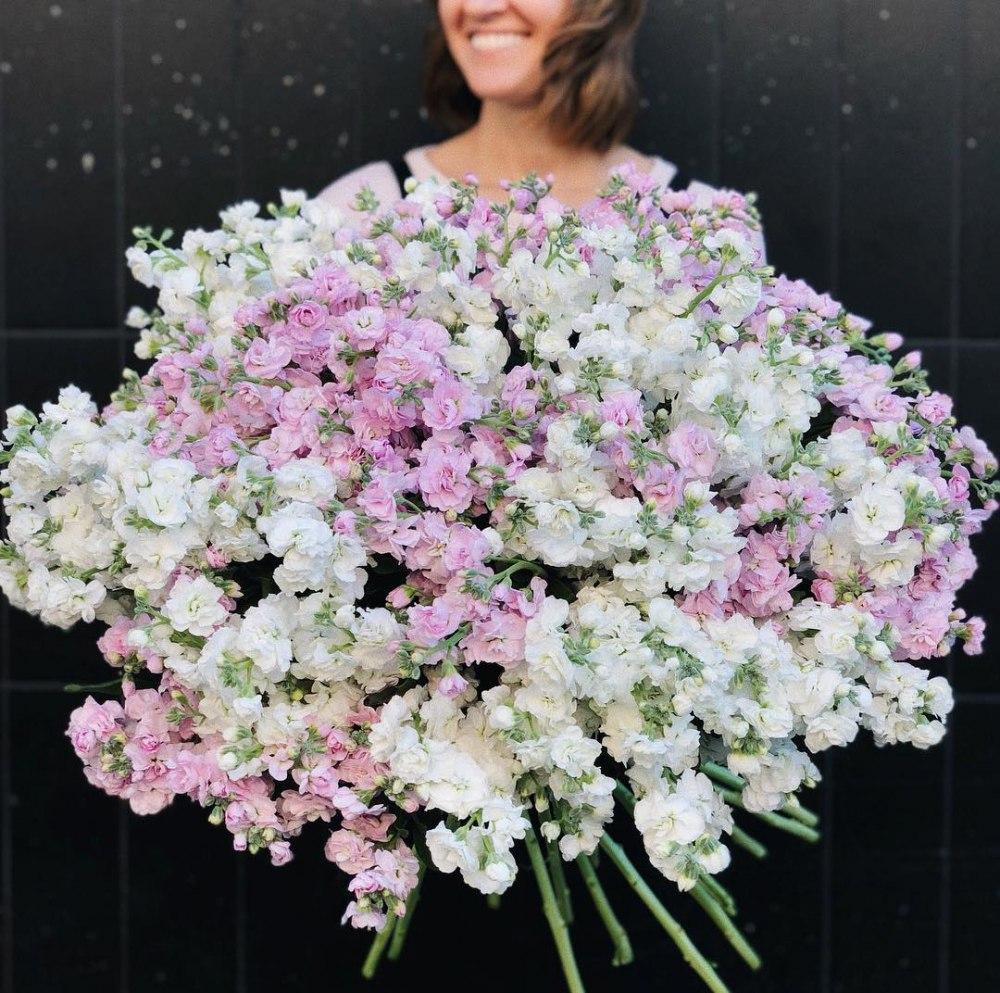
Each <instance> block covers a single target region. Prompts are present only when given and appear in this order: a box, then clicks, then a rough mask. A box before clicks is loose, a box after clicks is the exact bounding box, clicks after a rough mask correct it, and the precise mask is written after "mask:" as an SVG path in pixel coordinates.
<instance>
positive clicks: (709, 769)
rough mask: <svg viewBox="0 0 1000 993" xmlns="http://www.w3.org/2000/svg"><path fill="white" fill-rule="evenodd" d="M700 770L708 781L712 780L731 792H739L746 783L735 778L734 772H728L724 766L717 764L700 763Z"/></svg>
mask: <svg viewBox="0 0 1000 993" xmlns="http://www.w3.org/2000/svg"><path fill="white" fill-rule="evenodd" d="M700 768H701V771H702V772H703V773H705V775H706V776H708V778H709V779H714V780H715V781H716V782H717V783H722V785H723V786H726V787H728V788H729V789H731V790H741V789H743V787H744V786H746V781H745V780H744V779H743V777H742V776H737V775H736V773H735V772H730V771H729V770H728V769H727V768H726V767H725V766H724V765H719V763H718V762H702V764H701V766H700Z"/></svg>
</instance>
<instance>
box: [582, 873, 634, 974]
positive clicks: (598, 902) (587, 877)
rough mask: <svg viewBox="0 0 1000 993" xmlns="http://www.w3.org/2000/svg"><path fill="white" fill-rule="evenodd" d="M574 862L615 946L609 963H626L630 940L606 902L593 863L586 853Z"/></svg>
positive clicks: (630, 953)
mask: <svg viewBox="0 0 1000 993" xmlns="http://www.w3.org/2000/svg"><path fill="white" fill-rule="evenodd" d="M576 864H577V865H578V866H579V867H580V874H581V875H582V876H583V881H584V882H585V883H586V884H587V890H588V891H589V893H590V895H591V897H592V899H593V901H594V906H595V907H596V908H597V913H598V914H599V915H600V917H601V920H602V921H603V922H604V926H605V927H606V928H607V931H608V937H609V938H611V943H612V944H613V945H614V946H615V951H614V954H613V955H612V957H611V964H612V965H628V964H629V963H630V962H631V961H632V959H633V955H632V942H631V941H629V939H628V933H627V932H626V931H625V928H623V927H622V925H621V921H619V920H618V917H617V915H616V914H615V912H614V910H613V909H612V907H611V904H610V903H609V902H608V897H607V895H606V894H605V892H604V887H603V886H601V881H600V880H599V879H598V878H597V873H596V872H595V871H594V866H593V863H592V862H591V861H590V859H589V858H588V857H587V856H586V855H578V856H577V858H576Z"/></svg>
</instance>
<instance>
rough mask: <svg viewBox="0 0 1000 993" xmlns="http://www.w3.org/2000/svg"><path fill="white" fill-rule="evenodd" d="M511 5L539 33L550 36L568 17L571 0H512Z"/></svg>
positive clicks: (571, 4)
mask: <svg viewBox="0 0 1000 993" xmlns="http://www.w3.org/2000/svg"><path fill="white" fill-rule="evenodd" d="M512 6H513V7H515V8H516V9H517V11H518V13H519V14H520V15H521V16H522V17H523V18H524V19H525V20H526V21H527V22H528V23H529V24H531V26H532V27H533V28H534V29H535V30H536V31H537V32H538V33H539V34H544V35H547V36H551V35H554V34H555V33H556V31H558V29H559V28H560V27H561V26H562V25H563V24H564V23H565V21H566V20H567V19H568V18H569V15H570V12H571V10H572V7H573V0H514V3H513V4H512Z"/></svg>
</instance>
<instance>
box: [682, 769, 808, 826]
mask: <svg viewBox="0 0 1000 993" xmlns="http://www.w3.org/2000/svg"><path fill="white" fill-rule="evenodd" d="M700 768H701V771H702V772H703V773H705V775H706V776H708V777H709V778H710V779H714V780H715V781H716V782H717V783H721V784H722V785H723V786H725V787H726V788H727V789H731V790H737V791H739V790H742V789H743V788H744V787H745V786H746V780H744V779H743V777H742V776H737V775H736V773H734V772H730V771H729V770H728V769H727V768H726V767H725V766H721V765H719V764H718V763H717V762H703V763H702V764H701V766H700ZM781 812H782V813H783V814H785V815H786V816H788V817H792V818H794V819H795V820H797V821H798V822H799V823H800V824H805V826H806V827H811V828H814V827H818V826H819V817H818V816H817V815H816V814H814V813H813V812H812V811H811V810H810V809H809V808H808V807H804V806H803V805H802V804H801V803H799V802H798V800H795V801H791V800H789V801H786V803H785V805H784V806H783V807H782V808H781Z"/></svg>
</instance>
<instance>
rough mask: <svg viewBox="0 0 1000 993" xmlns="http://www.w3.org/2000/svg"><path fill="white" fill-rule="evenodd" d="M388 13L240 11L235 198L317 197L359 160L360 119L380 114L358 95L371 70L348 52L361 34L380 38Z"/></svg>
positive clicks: (250, 2)
mask: <svg viewBox="0 0 1000 993" xmlns="http://www.w3.org/2000/svg"><path fill="white" fill-rule="evenodd" d="M392 6H395V5H392ZM388 7H390V5H389V4H383V5H381V10H380V11H379V14H381V15H382V16H381V17H375V18H371V17H366V18H365V19H364V20H361V19H360V18H359V16H358V14H357V9H356V5H355V4H333V3H328V2H325V0H303V2H300V3H296V4H294V5H292V6H289V7H284V6H281V5H275V4H274V3H271V2H269V0H245V2H243V3H242V4H241V8H242V17H241V20H242V25H241V29H240V103H241V111H240V119H241V123H240V131H241V143H242V146H243V147H242V153H241V154H242V164H243V176H244V178H243V184H242V190H241V195H243V196H249V197H253V198H254V199H257V200H258V201H259V202H260V203H262V204H265V203H267V202H268V201H269V200H277V197H278V192H279V188H282V187H284V188H287V189H300V188H301V189H305V190H307V191H308V192H309V193H311V194H316V193H318V192H319V191H320V190H321V189H322V188H323V187H324V186H326V185H327V184H329V183H331V182H333V180H334V179H336V178H337V177H338V176H339V175H341V174H342V173H343V172H346V171H347V170H348V169H349V168H351V167H352V166H354V165H359V164H361V162H362V161H364V156H365V154H366V153H365V151H364V150H363V149H361V147H360V145H359V139H358V125H359V122H360V120H361V117H362V115H365V114H379V113H382V112H383V111H382V109H381V108H379V107H378V106H377V104H376V103H375V101H374V100H371V99H369V97H368V96H367V95H365V94H364V93H363V91H364V89H365V88H366V85H367V80H368V78H369V73H371V72H372V70H373V68H374V67H373V66H372V65H371V64H366V65H364V66H363V67H362V66H360V65H359V63H358V62H357V61H356V60H355V57H354V54H353V53H354V50H355V47H356V46H358V45H359V44H361V43H362V41H361V39H362V36H363V35H376V36H382V35H384V34H385V32H386V31H387V30H388V27H389V25H391V24H392V23H393V21H394V20H395V16H394V15H395V12H394V11H393V12H391V16H389V17H385V12H386V8H388ZM383 17H384V20H383ZM415 43H416V40H415V39H414V44H415ZM359 73H360V74H362V76H363V78H360V79H359V78H358V74H359Z"/></svg>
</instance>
